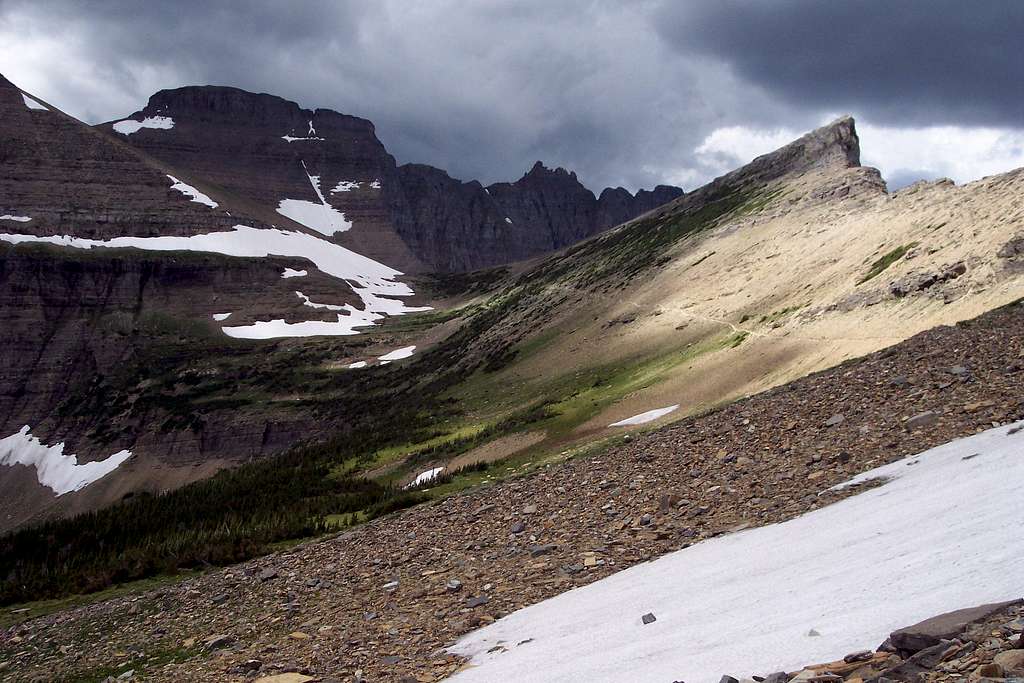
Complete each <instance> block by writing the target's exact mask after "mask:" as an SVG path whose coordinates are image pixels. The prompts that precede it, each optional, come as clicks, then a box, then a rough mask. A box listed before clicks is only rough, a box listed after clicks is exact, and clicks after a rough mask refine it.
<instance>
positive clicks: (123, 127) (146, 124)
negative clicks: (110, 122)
mask: <svg viewBox="0 0 1024 683" xmlns="http://www.w3.org/2000/svg"><path fill="white" fill-rule="evenodd" d="M143 128H154V129H157V130H170V129H171V128H174V119H172V118H171V117H169V116H147V117H146V118H144V119H142V120H141V121H135V120H132V119H125V120H124V121H118V122H117V123H115V124H114V130H116V131H117V132H118V133H120V134H121V135H131V134H132V133H138V132H139V131H140V130H142V129H143Z"/></svg>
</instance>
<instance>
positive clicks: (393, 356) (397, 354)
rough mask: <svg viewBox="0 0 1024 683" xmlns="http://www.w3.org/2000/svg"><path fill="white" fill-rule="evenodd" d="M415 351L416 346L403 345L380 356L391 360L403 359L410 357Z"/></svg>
mask: <svg viewBox="0 0 1024 683" xmlns="http://www.w3.org/2000/svg"><path fill="white" fill-rule="evenodd" d="M415 352H416V347H415V346H403V347H402V348H400V349H395V350H394V351H392V352H391V353H385V354H384V355H383V356H381V357H380V360H383V361H389V362H390V361H393V360H402V359H403V358H408V357H409V356H411V355H412V354H413V353H415Z"/></svg>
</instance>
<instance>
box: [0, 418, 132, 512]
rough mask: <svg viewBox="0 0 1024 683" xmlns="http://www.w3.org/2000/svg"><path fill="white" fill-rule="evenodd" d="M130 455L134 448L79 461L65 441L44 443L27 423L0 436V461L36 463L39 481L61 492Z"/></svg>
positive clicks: (87, 481) (98, 475)
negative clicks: (87, 460)
mask: <svg viewBox="0 0 1024 683" xmlns="http://www.w3.org/2000/svg"><path fill="white" fill-rule="evenodd" d="M130 457H132V454H131V451H118V452H117V453H114V454H113V455H111V456H108V457H107V458H106V459H105V460H97V461H96V462H87V463H83V464H81V465H79V464H78V458H77V457H76V456H74V455H64V444H63V443H58V444H56V445H54V446H47V445H45V444H44V443H43V442H41V441H40V440H39V439H37V438H36V437H34V436H32V431H31V429H30V428H29V426H28V425H25V426H24V427H22V428H21V431H19V432H18V433H17V434H12V435H10V436H8V437H6V438H3V439H0V465H7V466H9V467H13V466H14V465H27V466H29V467H35V469H36V479H37V480H38V481H39V483H40V484H42V485H43V486H46V487H49V488H51V489H53V492H54V493H56V494H57V495H58V496H63V495H64V494H65V493H70V492H72V491H79V490H81V489H83V488H85V487H86V486H88V485H89V484H91V483H93V482H94V481H96V480H98V479H101V478H103V477H105V476H106V475H108V474H110V473H111V472H113V471H114V470H115V469H117V467H118V466H119V465H120V464H121V463H123V462H124V461H125V460H127V459H128V458H130Z"/></svg>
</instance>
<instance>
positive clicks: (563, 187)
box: [398, 161, 683, 271]
mask: <svg viewBox="0 0 1024 683" xmlns="http://www.w3.org/2000/svg"><path fill="white" fill-rule="evenodd" d="M398 172H399V179H400V180H401V183H402V189H403V191H404V194H405V199H406V202H407V204H408V206H409V212H410V219H409V220H403V221H401V222H400V223H399V224H398V225H399V230H400V231H401V233H402V238H403V239H404V240H405V241H406V243H408V244H409V245H410V247H411V248H412V249H413V251H414V252H416V253H417V254H426V256H425V258H426V259H427V260H428V261H429V262H430V263H432V264H434V265H435V266H436V267H437V268H438V269H439V270H447V271H464V270H473V269H476V268H481V267H485V266H494V265H500V264H502V263H508V262H511V261H520V260H523V259H527V258H531V257H533V256H537V255H539V254H544V253H547V252H551V251H555V250H557V249H561V248H563V247H566V246H569V245H571V244H574V243H576V242H579V241H580V240H582V239H586V238H587V237H591V236H592V235H595V234H597V233H599V232H601V231H603V230H607V229H608V228H610V227H612V226H615V225H618V224H620V223H623V222H625V221H628V220H630V219H633V218H636V217H637V216H639V215H640V214H642V213H645V212H647V211H650V210H651V209H653V208H655V207H657V206H659V205H661V204H664V203H666V202H668V201H671V200H673V199H675V198H677V197H680V196H682V194H683V191H682V190H680V189H679V188H677V187H670V186H667V185H659V186H658V188H656V189H655V190H654V191H650V192H649V191H646V190H640V191H639V192H638V193H637V194H636V195H635V196H634V195H632V194H630V193H629V192H628V191H627V190H625V189H624V188H621V187H620V188H615V189H612V188H608V189H606V190H604V191H603V192H602V193H601V196H600V198H598V197H595V196H594V193H593V192H591V191H590V190H588V189H587V188H586V187H584V186H583V184H582V183H580V181H579V180H578V179H577V178H576V174H575V173H572V172H571V171H567V170H566V169H564V168H557V169H549V168H547V167H545V166H544V165H543V164H542V163H541V162H539V161H538V162H537V163H536V164H534V166H533V168H532V169H531V170H530V171H529V172H528V173H526V174H525V175H524V176H523V177H522V178H520V179H519V180H517V181H516V182H513V183H495V184H493V185H490V186H488V187H486V188H485V187H483V186H482V185H480V183H478V182H475V181H473V182H468V183H463V182H461V181H459V180H455V179H453V178H451V177H449V176H448V174H447V173H445V172H444V171H441V170H439V169H436V168H433V167H431V166H425V165H421V164H407V165H404V166H400V167H399V169H398Z"/></svg>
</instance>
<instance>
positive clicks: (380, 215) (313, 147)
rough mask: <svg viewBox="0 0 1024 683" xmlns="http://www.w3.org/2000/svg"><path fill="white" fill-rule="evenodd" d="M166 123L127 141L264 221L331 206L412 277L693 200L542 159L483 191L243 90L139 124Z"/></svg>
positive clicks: (152, 113)
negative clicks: (283, 205)
mask: <svg viewBox="0 0 1024 683" xmlns="http://www.w3.org/2000/svg"><path fill="white" fill-rule="evenodd" d="M147 117H166V118H170V119H172V120H173V121H174V125H173V127H171V128H158V129H149V128H142V129H140V130H138V131H137V132H134V133H132V134H131V135H127V136H125V135H121V134H120V133H118V132H117V129H116V127H115V126H114V123H116V122H112V123H107V124H103V125H102V126H100V128H101V129H102V130H104V131H106V132H107V133H109V134H110V135H112V136H114V137H115V138H116V137H118V136H119V135H120V136H121V137H122V138H123V140H124V142H125V143H127V144H131V145H134V146H135V147H137V148H139V149H141V150H144V151H145V152H146V153H147V154H149V155H151V156H153V157H155V158H157V159H160V160H161V161H163V162H165V163H167V164H169V165H171V166H173V167H176V168H182V169H188V175H189V176H190V177H196V178H201V179H204V180H205V181H207V182H208V183H209V184H210V185H211V186H212V187H214V188H223V189H224V191H226V192H228V193H229V194H231V195H234V196H237V197H239V198H241V199H242V200H244V205H245V207H246V208H247V209H248V210H249V212H250V213H252V214H253V215H258V216H259V217H260V218H262V219H263V220H265V221H267V222H270V223H274V222H277V223H279V224H289V221H288V219H286V218H285V217H283V216H282V215H281V214H280V213H278V212H277V209H278V205H279V203H280V202H281V201H282V200H284V199H294V200H300V201H305V202H314V203H316V202H319V201H320V198H319V197H318V196H317V193H316V190H315V189H314V187H313V185H312V184H311V182H310V176H314V177H317V178H319V185H320V192H321V194H322V195H323V199H324V200H325V201H326V202H327V203H328V204H330V206H332V207H333V208H335V209H337V210H338V211H341V212H342V213H343V214H344V216H345V220H346V221H349V222H351V224H352V227H351V228H350V229H348V230H346V231H343V232H338V233H336V234H335V236H334V238H333V239H335V241H337V242H338V243H339V244H342V245H344V246H346V247H349V248H351V249H353V250H354V251H356V252H358V253H360V254H363V255H365V256H369V257H370V258H372V259H374V260H376V261H380V262H381V263H385V264H387V265H389V266H392V267H394V268H398V269H400V270H403V271H406V272H422V271H440V272H452V271H456V272H458V271H469V270H475V269H478V268H483V267H488V266H494V265H500V264H504V263H509V262H512V261H518V260H522V259H526V258H530V257H533V256H537V255H539V254H543V253H547V252H550V251H553V250H556V249H560V248H562V247H565V246H568V245H570V244H573V243H575V242H577V241H579V240H581V239H584V238H586V237H589V236H591V235H594V234H596V233H598V232H600V231H602V230H605V229H607V228H609V227H612V226H614V225H617V224H619V223H621V222H623V221H625V220H629V219H631V218H635V217H636V216H638V215H640V214H641V213H644V212H646V211H649V210H651V209H653V208H655V207H657V206H659V205H661V204H663V203H665V202H667V201H671V200H672V199H675V198H676V197H678V196H680V195H682V190H680V189H679V188H674V187H669V186H665V185H661V186H658V187H657V188H656V189H655V190H653V191H646V190H641V191H640V192H638V193H637V194H636V195H632V194H630V193H629V192H627V191H626V190H624V189H622V188H617V189H614V190H611V189H609V190H606V191H605V192H603V193H602V194H601V196H600V198H596V197H595V196H594V194H593V193H592V192H591V191H590V190H588V189H587V188H585V187H584V186H583V185H582V184H581V183H580V182H579V180H578V179H577V178H576V175H575V174H574V173H571V172H569V171H566V170H565V169H561V168H559V169H554V170H552V169H548V168H546V167H544V166H543V165H542V164H541V163H540V162H537V164H536V165H535V166H534V167H533V169H531V170H530V171H529V172H528V173H526V174H525V175H524V176H523V177H522V178H521V179H519V180H518V181H516V182H514V183H497V184H494V185H491V186H490V187H488V188H484V187H483V186H482V185H481V184H480V183H478V182H476V181H470V182H462V181H460V180H457V179H454V178H451V177H450V176H448V174H447V173H445V172H444V171H442V170H440V169H437V168H434V167H431V166H427V165H423V164H406V165H403V166H400V167H399V166H396V164H395V160H394V158H393V157H392V156H391V155H390V154H388V152H387V150H386V149H385V148H384V145H383V144H381V142H380V141H379V140H378V139H377V137H376V132H375V130H374V127H373V124H372V123H370V122H369V121H367V120H365V119H361V118H358V117H354V116H348V115H345V114H339V113H337V112H334V111H331V110H328V109H315V110H313V109H302V108H301V107H299V105H297V104H295V103H294V102H289V101H287V100H284V99H282V98H279V97H275V96H273V95H266V94H254V93H250V92H246V91H244V90H239V89H237V88H225V87H219V86H195V87H186V88H178V89H175V90H162V91H160V92H158V93H156V94H155V95H153V97H151V98H150V100H149V103H148V104H147V105H146V107H145V108H143V109H142V110H141V111H138V112H135V113H134V114H132V115H131V116H130V117H129V118H130V119H131V120H135V121H142V120H143V119H145V118H147Z"/></svg>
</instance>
